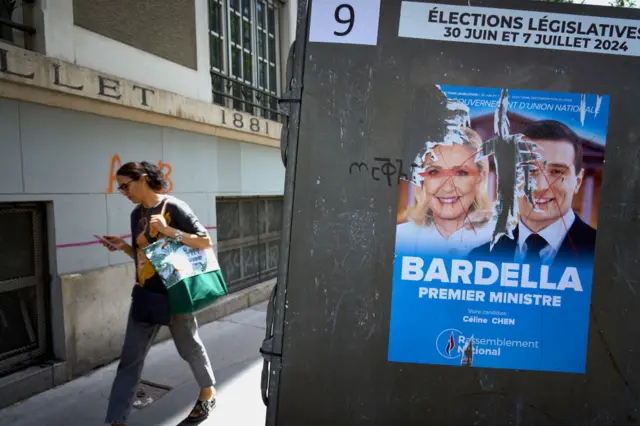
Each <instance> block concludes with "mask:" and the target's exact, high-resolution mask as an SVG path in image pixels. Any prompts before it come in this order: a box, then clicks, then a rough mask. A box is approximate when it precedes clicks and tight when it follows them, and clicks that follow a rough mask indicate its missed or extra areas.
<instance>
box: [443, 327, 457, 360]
mask: <svg viewBox="0 0 640 426" xmlns="http://www.w3.org/2000/svg"><path fill="white" fill-rule="evenodd" d="M455 347H456V340H455V338H454V337H453V331H452V332H451V334H450V335H449V341H448V342H447V347H446V348H445V350H444V351H445V353H446V354H447V355H451V352H452V351H453V349H454V348H455Z"/></svg>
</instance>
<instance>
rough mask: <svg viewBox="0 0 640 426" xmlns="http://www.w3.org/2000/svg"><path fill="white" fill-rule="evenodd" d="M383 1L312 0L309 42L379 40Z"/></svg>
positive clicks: (353, 42)
mask: <svg viewBox="0 0 640 426" xmlns="http://www.w3.org/2000/svg"><path fill="white" fill-rule="evenodd" d="M380 2H381V0H312V1H311V28H310V30H309V41H310V42H319V43H342V44H364V45H370V46H375V45H376V44H377V43H378V23H379V21H380Z"/></svg>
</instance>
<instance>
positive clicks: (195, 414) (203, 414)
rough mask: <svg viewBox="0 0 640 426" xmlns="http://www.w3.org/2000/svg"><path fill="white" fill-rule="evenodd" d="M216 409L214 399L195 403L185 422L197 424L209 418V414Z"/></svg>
mask: <svg viewBox="0 0 640 426" xmlns="http://www.w3.org/2000/svg"><path fill="white" fill-rule="evenodd" d="M214 408H216V399H215V398H213V399H212V400H211V401H200V400H198V402H196V405H195V406H194V407H193V409H192V410H191V413H189V416H188V417H187V419H186V421H187V422H188V423H198V422H201V421H203V420H204V419H206V418H207V417H209V414H211V412H212V411H213V409H214Z"/></svg>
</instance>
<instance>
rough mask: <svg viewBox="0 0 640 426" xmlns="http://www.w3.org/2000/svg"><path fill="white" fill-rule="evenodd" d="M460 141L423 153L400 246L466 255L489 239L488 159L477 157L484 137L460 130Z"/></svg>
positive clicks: (399, 233)
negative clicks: (477, 159)
mask: <svg viewBox="0 0 640 426" xmlns="http://www.w3.org/2000/svg"><path fill="white" fill-rule="evenodd" d="M456 130H457V133H458V134H459V137H457V138H456V139H457V140H458V141H459V142H461V143H458V142H457V141H454V142H449V143H442V144H436V145H434V146H433V147H432V148H430V149H427V150H426V151H425V153H424V154H422V155H419V156H418V157H419V158H418V160H419V161H417V163H420V162H422V164H417V165H418V166H419V168H420V171H419V172H418V173H417V174H418V175H419V177H417V178H413V179H412V182H411V183H410V184H412V185H414V186H413V193H414V197H413V198H414V200H413V204H412V205H411V206H410V207H408V209H407V212H406V213H405V217H406V219H407V222H406V223H403V224H400V225H398V228H397V232H396V247H402V248H403V249H406V250H410V252H413V253H416V254H427V253H439V254H449V255H456V256H466V255H467V254H468V253H469V252H470V251H471V250H472V249H474V248H476V247H478V246H480V245H482V244H485V243H487V242H489V240H490V239H491V234H492V232H493V229H494V227H495V223H493V221H492V220H491V218H492V215H493V209H492V207H493V205H492V202H491V201H490V199H489V193H488V175H489V161H488V160H487V158H483V159H481V160H479V161H476V154H477V153H478V152H479V150H480V149H481V147H482V143H483V142H482V138H481V137H480V135H478V133H477V132H475V131H474V130H473V129H471V128H468V127H460V128H459V129H456Z"/></svg>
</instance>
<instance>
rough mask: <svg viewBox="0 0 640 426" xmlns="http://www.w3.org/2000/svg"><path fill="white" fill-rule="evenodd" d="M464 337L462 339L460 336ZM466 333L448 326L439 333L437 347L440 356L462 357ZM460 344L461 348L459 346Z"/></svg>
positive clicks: (448, 357) (449, 357)
mask: <svg viewBox="0 0 640 426" xmlns="http://www.w3.org/2000/svg"><path fill="white" fill-rule="evenodd" d="M460 337H462V339H461V338H460ZM463 341H464V335H463V334H462V332H461V331H460V330H456V329H455V328H448V329H446V330H444V331H442V333H440V334H439V335H438V337H437V338H436V349H437V350H438V353H439V354H440V356H442V357H444V358H447V359H456V358H460V356H461V355H462V351H461V350H460V349H462V347H463V346H464V343H460V342H463ZM458 346H460V348H458Z"/></svg>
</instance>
